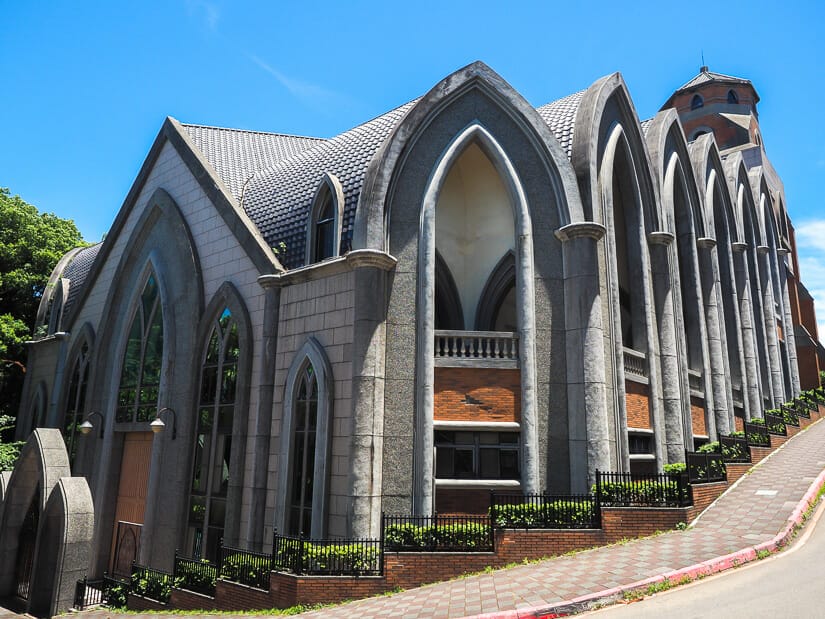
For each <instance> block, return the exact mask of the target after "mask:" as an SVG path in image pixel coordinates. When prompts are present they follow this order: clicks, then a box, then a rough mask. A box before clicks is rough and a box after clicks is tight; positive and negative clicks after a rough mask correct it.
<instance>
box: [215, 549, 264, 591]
mask: <svg viewBox="0 0 825 619" xmlns="http://www.w3.org/2000/svg"><path fill="white" fill-rule="evenodd" d="M218 564H219V566H220V572H219V573H218V577H219V578H222V579H224V580H230V581H232V582H237V583H240V584H242V585H247V586H249V587H255V588H256V589H263V590H265V591H269V573H270V571H272V555H269V554H267V553H264V552H251V551H249V550H242V549H241V548H232V547H230V546H221V549H220V559H219V561H218Z"/></svg>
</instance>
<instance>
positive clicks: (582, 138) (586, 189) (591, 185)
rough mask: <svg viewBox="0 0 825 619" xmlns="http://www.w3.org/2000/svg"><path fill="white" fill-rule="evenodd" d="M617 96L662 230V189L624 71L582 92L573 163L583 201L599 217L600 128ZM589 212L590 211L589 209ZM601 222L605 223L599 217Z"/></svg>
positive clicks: (651, 211) (656, 226)
mask: <svg viewBox="0 0 825 619" xmlns="http://www.w3.org/2000/svg"><path fill="white" fill-rule="evenodd" d="M614 96H616V97H617V98H616V102H617V107H618V110H619V115H620V116H621V117H622V118H621V119H622V120H624V121H625V123H624V124H625V125H626V126H624V130H625V133H626V135H627V136H628V141H629V143H630V148H631V149H632V151H633V152H632V155H633V157H634V161H635V162H636V166H637V169H636V173H637V176H638V178H639V181H640V190H641V191H642V192H643V194H644V193H646V194H647V199H646V202H647V206H646V207H645V212H646V214H647V215H648V216H649V217H650V218H651V219H653V221H651V222H650V224H649V227H650V229H651V230H661V229H662V222H661V217H660V215H661V214H660V213H659V212H658V208H657V205H658V204H659V195H658V194H659V190H658V186H657V184H656V183H654V182H653V177H652V174H651V164H650V155H649V153H648V151H647V144H646V142H645V139H644V136H643V133H642V128H641V124H640V122H639V115H638V113H637V112H636V107H635V106H634V105H633V99H632V98H631V96H630V92H629V90H628V88H627V84H625V81H624V78H623V77H622V75H621V73H619V72H616V73H613V74H611V75H607V76H605V77H602V78H600V79H598V80H596V81H595V82H594V83H593V84H592V85H591V86H590V88H588V89H587V90H586V91H585V92H584V95H583V96H582V100H581V103H580V104H579V108H578V111H577V113H576V125H575V130H574V132H573V151H572V163H573V168H574V170H575V171H576V176H577V177H578V181H579V191H580V193H581V198H582V204H583V205H584V206H585V209H586V208H587V206H588V205H589V206H590V213H589V215H590V217H591V218H592V219H593V220H594V221H597V219H596V217H597V215H596V210H595V209H593V196H594V195H598V183H599V163H600V161H599V160H600V156H601V152H600V151H601V147H602V144H601V136H600V128H601V124H602V119H603V116H604V113H605V111H606V109H607V105H608V103H609V102H610V100H611V98H612V97H614ZM586 214H587V213H586ZM646 219H647V217H646ZM598 223H602V222H601V221H598Z"/></svg>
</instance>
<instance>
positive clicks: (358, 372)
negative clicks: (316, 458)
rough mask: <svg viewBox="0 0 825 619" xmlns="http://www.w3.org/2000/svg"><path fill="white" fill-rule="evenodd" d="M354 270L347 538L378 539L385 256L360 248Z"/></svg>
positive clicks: (389, 261)
mask: <svg viewBox="0 0 825 619" xmlns="http://www.w3.org/2000/svg"><path fill="white" fill-rule="evenodd" d="M347 262H348V263H349V264H350V266H351V267H352V268H353V269H354V270H355V315H354V320H355V325H354V337H353V346H352V428H351V436H352V446H351V448H350V453H352V454H357V458H356V459H355V460H354V461H353V462H352V464H351V467H350V478H349V500H350V506H351V507H350V510H349V513H350V518H351V520H350V521H349V523H348V525H347V530H348V534H349V535H350V536H351V537H373V538H374V537H377V536H379V535H380V534H381V532H380V528H381V488H382V479H383V468H382V464H383V457H384V377H385V359H386V350H385V342H386V319H387V272H388V271H389V270H391V269H392V268H394V267H395V264H396V260H395V258H393V257H392V256H390V255H389V254H387V253H385V252H382V251H377V250H372V249H358V250H355V251H351V252H350V253H349V254H347Z"/></svg>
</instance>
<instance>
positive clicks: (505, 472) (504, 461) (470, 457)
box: [435, 430, 521, 479]
mask: <svg viewBox="0 0 825 619" xmlns="http://www.w3.org/2000/svg"><path fill="white" fill-rule="evenodd" d="M518 443H519V434H518V432H453V431H447V430H437V431H436V432H435V476H436V477H437V478H439V479H519V478H520V476H521V473H520V468H519V445H518Z"/></svg>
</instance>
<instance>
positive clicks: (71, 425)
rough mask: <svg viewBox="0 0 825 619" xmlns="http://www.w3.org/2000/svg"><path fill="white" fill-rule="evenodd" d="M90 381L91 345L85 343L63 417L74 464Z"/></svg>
mask: <svg viewBox="0 0 825 619" xmlns="http://www.w3.org/2000/svg"><path fill="white" fill-rule="evenodd" d="M88 381H89V344H88V343H87V342H83V345H82V346H81V348H80V353H79V354H78V355H77V359H76V360H75V363H74V367H73V368H72V377H71V382H70V383H69V395H68V398H67V399H66V412H65V414H64V416H63V440H64V441H65V442H66V451H67V452H68V453H69V463H70V464H72V465H73V464H74V458H75V455H76V454H77V429H78V427H79V426H80V423H81V421H82V420H83V411H84V409H85V407H86V385H87V383H88Z"/></svg>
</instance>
